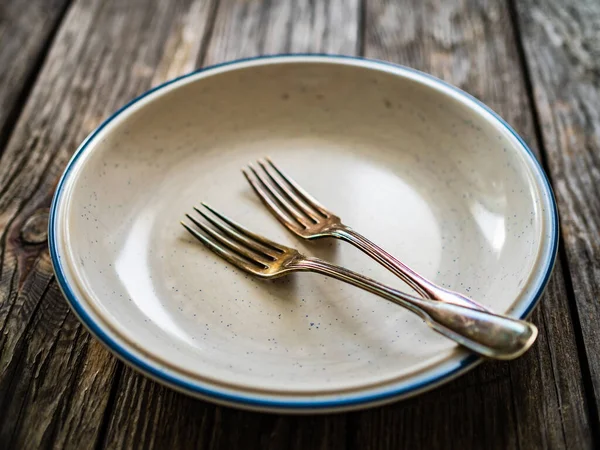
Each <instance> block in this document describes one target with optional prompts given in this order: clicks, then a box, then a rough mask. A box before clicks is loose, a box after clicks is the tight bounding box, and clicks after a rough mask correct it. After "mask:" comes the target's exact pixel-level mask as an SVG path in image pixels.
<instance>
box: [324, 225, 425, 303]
mask: <svg viewBox="0 0 600 450" xmlns="http://www.w3.org/2000/svg"><path fill="white" fill-rule="evenodd" d="M331 233H332V234H333V235H335V236H336V237H337V238H339V239H342V240H344V241H346V242H348V243H350V244H352V245H354V246H355V247H356V248H358V249H359V250H362V251H363V252H365V253H366V254H368V255H369V256H371V257H372V258H373V259H375V260H376V261H377V262H379V263H380V264H382V265H383V266H385V267H386V268H387V269H388V270H390V271H392V272H393V273H394V274H396V275H397V276H398V277H400V278H401V279H402V281H404V282H405V283H406V284H408V285H409V286H410V287H411V288H413V289H414V290H415V291H416V292H417V293H418V294H419V295H421V296H423V297H426V298H435V292H436V288H435V285H433V284H432V283H431V282H430V281H429V280H427V279H426V278H424V277H422V276H421V275H419V274H418V273H417V272H415V271H414V270H412V269H411V268H410V267H408V266H407V265H406V264H404V263H403V262H402V261H400V260H398V259H396V258H395V257H394V256H393V255H391V254H390V253H388V252H386V251H385V250H384V249H382V248H381V247H379V246H378V245H377V244H375V243H374V242H372V241H370V240H369V239H367V238H366V237H364V236H363V235H362V234H360V233H358V232H357V231H354V230H353V229H352V228H350V227H348V226H346V225H340V226H338V227H336V228H335V229H334V230H332V231H331Z"/></svg>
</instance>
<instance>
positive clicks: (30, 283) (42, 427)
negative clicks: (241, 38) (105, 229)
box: [0, 0, 212, 448]
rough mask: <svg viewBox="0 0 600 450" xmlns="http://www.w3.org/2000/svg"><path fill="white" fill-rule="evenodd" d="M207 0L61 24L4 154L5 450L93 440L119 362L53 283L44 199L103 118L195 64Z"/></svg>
mask: <svg viewBox="0 0 600 450" xmlns="http://www.w3.org/2000/svg"><path fill="white" fill-rule="evenodd" d="M211 6H212V3H211V2H210V1H193V0H181V1H177V2H162V1H159V0H156V1H152V2H148V1H141V0H138V1H131V2H120V1H117V0H114V1H104V0H79V1H76V2H75V4H73V5H72V7H71V8H70V10H69V13H68V15H67V16H66V17H65V20H64V22H63V24H62V25H61V28H60V30H59V32H58V34H57V36H56V40H55V44H54V46H53V47H52V49H51V51H50V52H49V54H48V57H47V59H46V62H45V64H44V65H43V67H42V70H41V72H40V75H39V77H38V80H37V83H36V85H35V87H34V89H33V90H32V92H31V95H30V97H29V99H28V101H27V104H26V106H25V108H24V109H23V112H22V115H21V117H20V119H19V121H18V123H17V125H16V127H15V129H14V132H13V133H12V136H11V139H10V141H9V142H8V144H7V146H6V149H5V152H4V154H3V155H2V159H1V160H0V330H1V331H0V411H2V413H1V415H0V448H39V447H41V446H65V447H69V448H91V447H94V445H95V443H96V441H97V440H98V437H99V436H98V433H99V431H100V430H101V429H102V428H101V424H102V419H103V417H104V412H105V409H106V406H107V402H108V399H109V393H110V391H111V386H112V378H113V374H114V372H115V370H116V367H117V364H118V363H117V362H116V360H115V359H114V358H113V357H112V356H110V355H109V354H108V352H106V351H105V350H104V349H103V348H102V347H101V346H100V344H98V343H97V342H96V341H95V340H93V339H91V338H90V337H89V335H88V333H87V332H86V331H85V330H84V329H83V327H82V325H80V323H79V321H78V320H77V319H76V318H75V317H74V315H73V314H72V313H71V312H70V311H69V309H68V307H67V304H66V302H65V301H64V299H63V298H62V295H61V294H60V292H59V290H58V288H57V285H56V283H55V281H54V280H53V276H52V268H51V264H50V260H49V256H48V251H47V247H46V232H45V229H46V227H47V215H48V206H49V203H50V199H51V196H52V193H53V190H54V186H55V184H56V182H57V180H58V177H59V176H60V174H61V172H62V170H63V168H64V166H65V164H66V162H67V160H68V158H69V157H70V155H71V154H72V152H73V151H74V150H75V148H76V147H77V146H78V144H79V143H80V142H81V141H82V139H83V138H84V137H85V135H86V134H88V133H89V132H90V131H91V130H92V129H93V128H94V127H95V126H96V125H98V124H99V122H100V120H101V119H103V118H104V117H106V116H107V115H108V114H109V113H110V112H112V111H113V110H115V109H116V108H117V107H118V106H120V105H121V104H122V103H123V102H125V101H127V100H129V99H131V98H132V97H134V96H135V95H137V94H139V93H141V92H142V91H144V90H146V89H148V88H149V87H150V86H151V84H152V83H155V82H158V81H160V80H161V79H162V78H163V77H164V76H170V75H171V74H172V73H180V72H181V71H186V70H189V69H190V68H191V67H193V66H194V58H195V57H196V54H197V53H198V48H199V47H198V45H200V42H201V37H202V36H203V35H204V30H205V26H206V23H207V20H208V19H209V17H210V16H209V14H208V11H209V10H210V8H211ZM190 35H191V36H190ZM198 36H199V38H198ZM166 52H169V55H168V56H167V55H166ZM190 55H191V56H190ZM190 58H191V59H190ZM119 364H120V363H119Z"/></svg>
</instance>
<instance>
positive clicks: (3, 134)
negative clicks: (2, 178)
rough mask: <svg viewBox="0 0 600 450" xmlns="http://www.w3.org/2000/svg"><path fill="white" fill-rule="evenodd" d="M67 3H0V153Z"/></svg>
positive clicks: (54, 0) (40, 0)
mask: <svg viewBox="0 0 600 450" xmlns="http://www.w3.org/2000/svg"><path fill="white" fill-rule="evenodd" d="M69 3H70V0H33V1H10V0H9V1H2V2H0V44H1V45H0V154H1V153H2V148H3V147H4V144H5V142H6V140H7V138H8V136H9V134H10V131H11V129H12V126H13V125H14V122H15V120H16V119H17V117H18V115H19V112H20V110H21V106H22V104H23V101H24V99H25V98H26V97H27V94H28V91H29V89H30V88H31V85H32V83H33V81H34V79H35V76H36V74H37V72H38V70H39V66H40V63H41V62H42V61H43V59H44V56H45V54H46V51H47V49H48V48H49V46H50V44H51V43H52V37H53V35H54V33H55V30H56V29H57V27H58V24H59V23H60V21H61V19H62V17H63V15H64V12H65V10H66V8H67V6H68V5H69Z"/></svg>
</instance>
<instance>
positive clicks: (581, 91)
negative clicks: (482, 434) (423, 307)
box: [517, 0, 600, 426]
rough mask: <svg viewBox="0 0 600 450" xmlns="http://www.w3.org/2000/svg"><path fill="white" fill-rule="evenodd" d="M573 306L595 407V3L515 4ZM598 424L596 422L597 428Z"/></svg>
mask: <svg viewBox="0 0 600 450" xmlns="http://www.w3.org/2000/svg"><path fill="white" fill-rule="evenodd" d="M517 12H518V19H519V24H520V29H521V30H522V41H523V44H524V49H525V55H526V56H527V65H528V67H529V70H530V74H531V82H532V85H533V93H534V98H535V106H536V110H537V113H538V115H539V117H540V124H541V134H542V137H543V143H544V148H545V150H546V161H547V165H548V169H549V172H550V175H551V179H552V182H553V186H554V189H555V194H556V197H557V202H558V205H559V210H560V219H561V223H562V237H563V240H564V244H565V250H566V256H567V260H568V263H569V276H570V279H571V281H572V284H573V289H574V307H575V310H576V313H577V317H578V320H579V323H580V325H581V332H582V342H583V344H584V346H585V355H586V357H587V360H588V363H589V371H590V372H589V380H590V382H591V388H592V390H593V396H594V398H595V408H596V417H597V416H598V413H597V411H598V410H600V358H598V354H600V331H599V330H598V318H599V317H600V303H599V302H598V298H599V297H600V195H599V194H600V189H599V186H600V39H599V36H600V3H599V2H597V1H595V0H587V1H578V2H573V3H564V2H559V1H552V0H539V1H531V0H528V1H524V2H517ZM596 426H597V425H596Z"/></svg>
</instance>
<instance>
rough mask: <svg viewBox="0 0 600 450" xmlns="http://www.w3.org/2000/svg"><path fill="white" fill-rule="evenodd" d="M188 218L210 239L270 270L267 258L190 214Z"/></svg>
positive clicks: (187, 215)
mask: <svg viewBox="0 0 600 450" xmlns="http://www.w3.org/2000/svg"><path fill="white" fill-rule="evenodd" d="M186 217H187V218H188V219H190V220H191V221H192V222H194V224H195V225H196V226H197V227H198V228H200V229H202V231H204V232H205V233H206V234H208V235H209V236H210V237H212V238H213V239H214V240H215V241H217V242H219V243H221V244H223V245H225V246H226V247H229V248H230V249H231V250H233V251H234V252H237V253H238V254H240V255H241V256H243V257H244V258H246V259H248V260H249V261H251V262H253V263H254V264H256V265H258V266H261V267H263V268H265V269H266V268H268V266H267V263H268V262H269V261H268V259H267V258H266V257H264V256H261V255H259V254H257V253H256V252H253V251H252V250H249V249H248V247H245V246H244V245H241V244H239V243H238V242H236V241H232V240H231V239H229V238H227V237H225V236H223V235H222V234H221V233H219V232H217V231H215V230H214V229H212V228H211V227H209V226H207V225H205V224H203V223H202V222H200V221H198V220H196V219H194V218H193V217H192V216H190V215H189V214H186Z"/></svg>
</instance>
